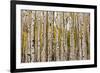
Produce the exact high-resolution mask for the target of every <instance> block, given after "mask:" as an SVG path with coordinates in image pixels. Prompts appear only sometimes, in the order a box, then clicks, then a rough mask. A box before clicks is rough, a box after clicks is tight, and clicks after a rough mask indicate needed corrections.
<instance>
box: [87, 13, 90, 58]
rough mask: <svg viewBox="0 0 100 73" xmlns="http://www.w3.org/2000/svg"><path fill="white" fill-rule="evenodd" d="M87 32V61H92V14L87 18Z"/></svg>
mask: <svg viewBox="0 0 100 73" xmlns="http://www.w3.org/2000/svg"><path fill="white" fill-rule="evenodd" d="M86 18H87V20H86V23H87V24H86V31H87V39H86V40H87V59H90V14H87V16H86Z"/></svg>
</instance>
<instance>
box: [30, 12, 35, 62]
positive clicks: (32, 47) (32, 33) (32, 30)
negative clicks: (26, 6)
mask: <svg viewBox="0 0 100 73" xmlns="http://www.w3.org/2000/svg"><path fill="white" fill-rule="evenodd" d="M31 16H32V19H31V20H32V21H31V32H30V33H31V62H34V61H35V39H34V36H35V33H34V25H35V11H32V14H31Z"/></svg>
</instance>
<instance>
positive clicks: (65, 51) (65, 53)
mask: <svg viewBox="0 0 100 73" xmlns="http://www.w3.org/2000/svg"><path fill="white" fill-rule="evenodd" d="M67 14H68V13H66V12H64V17H63V18H64V59H65V60H68V45H67V44H68V43H67V36H68V35H67Z"/></svg>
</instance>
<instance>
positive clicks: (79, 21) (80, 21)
mask: <svg viewBox="0 0 100 73" xmlns="http://www.w3.org/2000/svg"><path fill="white" fill-rule="evenodd" d="M82 16H83V14H82V13H79V17H78V23H79V53H80V60H82V59H83V51H82V22H83V17H82Z"/></svg>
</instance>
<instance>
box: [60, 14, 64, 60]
mask: <svg viewBox="0 0 100 73" xmlns="http://www.w3.org/2000/svg"><path fill="white" fill-rule="evenodd" d="M60 25H61V49H60V51H61V52H60V53H61V54H60V55H61V56H60V57H61V58H60V59H61V61H64V37H63V35H64V20H63V13H60Z"/></svg>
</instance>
